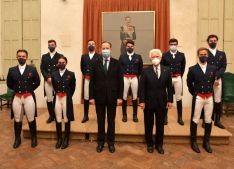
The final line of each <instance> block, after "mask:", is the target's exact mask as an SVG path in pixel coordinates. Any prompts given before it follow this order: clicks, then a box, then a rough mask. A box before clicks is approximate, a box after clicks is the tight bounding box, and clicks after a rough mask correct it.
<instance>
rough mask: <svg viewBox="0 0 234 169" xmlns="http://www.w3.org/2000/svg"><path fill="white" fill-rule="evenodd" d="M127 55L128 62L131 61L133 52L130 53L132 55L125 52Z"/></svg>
mask: <svg viewBox="0 0 234 169" xmlns="http://www.w3.org/2000/svg"><path fill="white" fill-rule="evenodd" d="M127 55H128V58H129V60H130V61H131V60H132V55H134V52H132V53H128V52H127Z"/></svg>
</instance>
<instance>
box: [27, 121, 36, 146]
mask: <svg viewBox="0 0 234 169" xmlns="http://www.w3.org/2000/svg"><path fill="white" fill-rule="evenodd" d="M28 125H29V129H30V133H31V147H32V148H34V147H36V146H37V125H36V119H34V120H33V121H32V122H29V123H28Z"/></svg>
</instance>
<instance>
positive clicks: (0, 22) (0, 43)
mask: <svg viewBox="0 0 234 169" xmlns="http://www.w3.org/2000/svg"><path fill="white" fill-rule="evenodd" d="M0 65H2V1H0ZM1 74H2V66H0V75H1Z"/></svg>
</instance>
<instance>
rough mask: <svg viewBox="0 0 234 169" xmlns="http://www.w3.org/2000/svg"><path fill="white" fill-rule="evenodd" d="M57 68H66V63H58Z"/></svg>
mask: <svg viewBox="0 0 234 169" xmlns="http://www.w3.org/2000/svg"><path fill="white" fill-rule="evenodd" d="M58 68H59V69H61V70H64V69H65V68H66V64H65V63H58Z"/></svg>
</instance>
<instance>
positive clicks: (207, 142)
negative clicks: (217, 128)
mask: <svg viewBox="0 0 234 169" xmlns="http://www.w3.org/2000/svg"><path fill="white" fill-rule="evenodd" d="M211 128H212V123H205V134H204V140H203V148H204V149H205V150H206V151H207V152H208V153H212V149H211V147H210V133H211Z"/></svg>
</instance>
